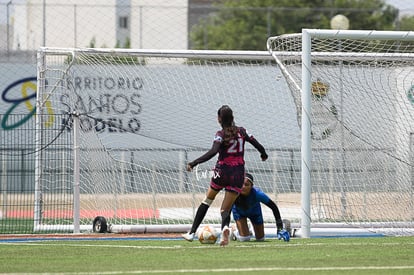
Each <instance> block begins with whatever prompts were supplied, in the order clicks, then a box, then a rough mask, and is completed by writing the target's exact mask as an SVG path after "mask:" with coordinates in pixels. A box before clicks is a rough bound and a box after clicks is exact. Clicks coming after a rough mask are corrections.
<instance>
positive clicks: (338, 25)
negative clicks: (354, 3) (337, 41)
mask: <svg viewBox="0 0 414 275" xmlns="http://www.w3.org/2000/svg"><path fill="white" fill-rule="evenodd" d="M331 29H334V30H347V29H349V19H348V17H346V16H345V15H342V14H337V15H335V16H334V17H332V19H331Z"/></svg>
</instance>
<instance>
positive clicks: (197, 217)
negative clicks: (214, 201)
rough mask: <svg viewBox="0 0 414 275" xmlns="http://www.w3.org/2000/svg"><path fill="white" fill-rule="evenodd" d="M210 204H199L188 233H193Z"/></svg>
mask: <svg viewBox="0 0 414 275" xmlns="http://www.w3.org/2000/svg"><path fill="white" fill-rule="evenodd" d="M209 207H210V206H209V205H207V204H204V203H202V204H200V206H199V207H198V209H197V213H196V215H195V218H194V222H193V226H192V227H191V230H190V234H191V233H195V232H196V231H197V228H198V227H199V226H200V224H201V222H202V221H203V219H204V217H205V216H206V213H207V210H208V208H209Z"/></svg>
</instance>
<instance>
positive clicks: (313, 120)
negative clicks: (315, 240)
mask: <svg viewBox="0 0 414 275" xmlns="http://www.w3.org/2000/svg"><path fill="white" fill-rule="evenodd" d="M268 49H269V51H270V52H271V54H272V56H273V58H274V59H275V61H276V62H277V64H278V66H279V68H280V69H281V75H283V77H284V79H285V80H286V82H287V83H288V85H289V88H290V93H291V95H292V98H293V99H294V101H295V105H296V114H297V122H298V125H299V126H301V129H302V145H303V148H304V150H305V152H304V153H303V155H302V171H303V172H304V173H303V174H302V186H305V187H306V186H307V185H309V189H310V191H307V194H304V193H302V195H303V196H302V201H303V202H305V203H304V213H302V214H303V215H302V222H303V220H306V219H308V222H311V223H316V222H320V221H341V222H345V223H347V224H351V225H354V226H361V227H367V228H375V229H373V230H374V231H378V232H383V233H385V234H396V235H404V234H412V233H413V227H414V223H413V219H414V204H413V194H414V183H413V182H414V178H413V175H414V174H413V171H414V170H413V164H414V162H413V160H414V154H413V153H414V151H413V150H414V147H413V146H414V139H413V136H414V135H413V133H414V101H413V92H414V33H412V32H375V31H333V30H303V32H302V34H292V35H282V36H278V37H271V38H269V40H268ZM306 131H307V132H306ZM306 150H309V151H308V152H309V153H310V154H306ZM304 158H305V159H304ZM306 158H308V159H306ZM306 177H308V178H309V179H308V182H307V179H306ZM305 191H306V188H305ZM307 200H309V203H307ZM307 204H308V205H310V207H309V209H306V206H307ZM302 225H303V223H302Z"/></svg>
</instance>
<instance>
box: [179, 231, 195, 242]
mask: <svg viewBox="0 0 414 275" xmlns="http://www.w3.org/2000/svg"><path fill="white" fill-rule="evenodd" d="M181 236H182V237H183V238H184V239H185V240H186V241H189V242H192V241H193V239H194V233H190V232H187V233H185V234H182V235H181Z"/></svg>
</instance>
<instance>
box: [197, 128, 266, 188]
mask: <svg viewBox="0 0 414 275" xmlns="http://www.w3.org/2000/svg"><path fill="white" fill-rule="evenodd" d="M246 141H247V142H249V143H251V144H252V145H253V146H254V147H255V148H256V149H257V150H258V151H259V152H260V154H261V155H262V156H266V158H267V155H266V151H265V149H264V147H263V146H262V145H261V144H260V143H259V142H258V141H257V140H256V139H255V138H254V137H253V136H252V135H249V134H248V133H247V131H246V129H244V128H243V127H237V135H236V136H235V137H234V138H232V139H231V140H229V142H228V143H227V144H224V131H223V130H219V131H217V132H216V135H215V137H214V142H213V146H212V148H211V149H210V150H209V151H208V152H207V153H205V154H204V155H202V156H201V157H199V158H198V159H196V160H194V161H192V162H190V163H189V165H190V166H191V167H194V166H196V165H197V164H199V163H203V162H206V161H208V160H210V159H211V158H212V157H214V156H215V155H216V154H217V153H218V159H217V162H216V165H215V168H214V173H213V177H212V178H211V182H210V185H211V187H212V188H214V189H216V190H221V189H223V188H225V189H227V190H232V191H235V192H238V193H240V192H241V187H242V186H243V182H244V145H245V143H246Z"/></svg>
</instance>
